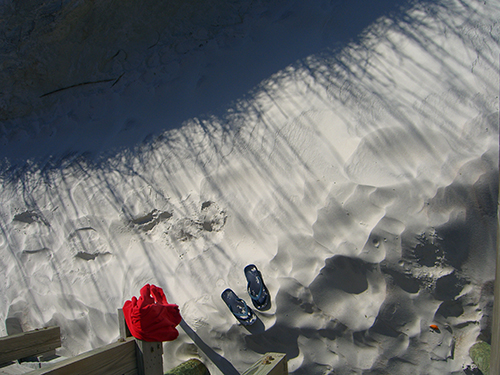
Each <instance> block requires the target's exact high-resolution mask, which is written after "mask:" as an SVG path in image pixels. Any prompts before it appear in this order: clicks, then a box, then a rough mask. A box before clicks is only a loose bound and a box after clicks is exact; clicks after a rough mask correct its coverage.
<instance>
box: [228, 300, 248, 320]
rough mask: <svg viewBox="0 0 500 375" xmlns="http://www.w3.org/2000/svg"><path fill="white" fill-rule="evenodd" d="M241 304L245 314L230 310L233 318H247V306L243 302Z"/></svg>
mask: <svg viewBox="0 0 500 375" xmlns="http://www.w3.org/2000/svg"><path fill="white" fill-rule="evenodd" d="M243 304H244V305H245V310H246V312H244V313H239V312H235V311H233V309H232V308H231V312H232V313H233V315H234V316H236V317H238V318H243V317H245V316H247V315H248V306H247V304H246V303H245V301H243Z"/></svg>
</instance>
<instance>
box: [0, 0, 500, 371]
mask: <svg viewBox="0 0 500 375" xmlns="http://www.w3.org/2000/svg"><path fill="white" fill-rule="evenodd" d="M247 3H248V4H247ZM103 4H105V3H103ZM106 4H107V3H106ZM110 4H111V3H110ZM245 4H246V5H245V7H244V9H243V8H242V9H239V12H240V13H238V14H239V16H240V20H241V22H239V21H238V23H234V24H233V23H231V22H230V21H231V20H232V18H231V17H233V16H234V13H230V14H226V13H224V14H223V16H221V17H220V18H218V19H219V21H221V23H220V25H218V26H217V27H215V26H213V23H211V25H212V26H210V27H208V26H207V25H208V23H207V24H206V25H205V26H206V27H202V24H203V22H208V21H206V20H200V19H197V18H196V22H194V21H192V20H191V21H189V22H188V21H186V22H184V23H182V22H181V23H180V24H179V25H174V26H175V27H174V26H172V29H169V28H166V29H164V31H163V32H162V33H159V38H156V37H155V38H152V36H153V35H156V34H155V32H154V30H153V29H154V27H153V26H154V25H153V26H151V29H149V28H148V30H146V31H147V32H146V31H144V34H141V35H142V36H141V38H139V37H138V38H139V39H138V40H132V41H131V42H130V43H131V44H130V45H125V46H122V47H123V49H122V50H123V51H124V53H128V52H130V60H128V58H127V59H126V58H125V55H123V56H121V55H120V53H121V52H120V53H119V54H118V55H116V56H115V57H113V58H112V59H111V60H113V61H114V63H113V64H114V65H112V66H111V65H110V66H109V67H107V68H106V69H108V68H109V69H110V72H112V73H113V74H115V73H116V74H115V75H118V76H120V74H122V73H123V76H122V78H120V80H119V81H118V80H116V82H115V81H113V82H114V83H115V84H112V85H111V84H110V85H108V86H106V87H105V88H104V86H103V87H101V88H97V86H94V87H90V86H91V85H81V86H78V87H76V86H75V87H73V88H69V89H67V90H65V92H64V95H62V94H63V92H61V93H60V94H61V95H60V94H57V93H54V94H51V95H49V96H47V99H49V98H50V101H49V100H47V103H45V102H44V103H42V102H40V99H43V98H40V97H39V95H38V94H39V93H38V91H37V90H39V89H40V87H42V86H43V88H44V89H47V90H48V86H47V84H48V81H45V80H44V81H43V82H42V83H41V85H42V86H38V87H37V88H36V90H35V89H33V90H34V91H29V90H30V88H29V87H24V88H23V90H26V93H29V95H31V96H32V97H33V98H35V96H36V95H38V98H37V99H36V100H35V99H33V100H34V101H33V103H34V104H33V106H32V107H30V106H27V104H26V103H24V104H23V105H22V106H20V107H18V109H19V113H17V112H16V113H15V114H14V113H13V112H9V113H10V114H9V116H10V117H9V118H8V119H6V120H5V121H4V123H3V124H2V128H1V131H2V133H1V134H0V136H1V137H2V138H1V140H2V151H1V154H2V157H4V160H3V162H2V165H1V168H2V169H1V181H2V193H1V194H0V229H1V232H0V265H1V268H0V269H1V274H0V275H1V277H0V280H1V281H0V291H1V292H0V307H1V308H0V320H1V321H4V320H5V319H6V318H7V317H13V316H16V317H18V318H20V320H21V321H22V323H23V326H24V328H25V329H32V328H37V327H41V326H46V325H59V326H60V327H61V330H62V335H63V337H62V339H63V347H62V349H61V350H60V354H61V355H64V356H70V355H75V354H78V353H81V352H83V351H85V350H89V349H91V348H95V347H98V346H101V345H104V344H106V343H109V342H112V341H113V340H115V339H116V338H117V337H118V324H117V320H116V310H117V308H119V307H121V306H122V305H123V303H124V302H125V300H127V299H129V298H131V297H132V296H133V295H136V296H137V295H138V293H139V290H140V288H141V287H142V286H143V285H144V284H146V283H153V284H156V285H159V286H161V287H162V288H163V289H164V291H165V293H166V295H167V298H168V300H169V302H173V303H177V304H178V305H179V306H180V310H181V314H182V316H183V318H184V320H185V324H187V325H188V327H189V328H190V329H192V330H193V331H194V332H196V334H197V335H198V336H199V337H200V339H201V340H202V341H203V342H204V343H205V344H206V345H207V346H208V347H210V348H211V350H212V351H213V352H211V353H212V357H213V358H219V360H220V363H226V362H224V361H229V362H230V364H232V365H231V366H234V367H230V368H231V370H228V371H234V369H236V370H238V371H243V370H244V369H246V368H247V367H249V366H250V365H251V364H252V363H253V362H254V361H256V360H257V359H258V358H259V356H260V355H261V354H262V353H265V352H267V351H276V352H284V353H287V355H288V358H289V369H290V372H291V373H294V374H333V373H335V374H353V373H355V374H382V373H384V374H385V373H387V374H407V373H418V374H420V373H425V374H460V373H463V369H464V368H466V367H467V366H470V365H471V364H472V362H471V358H470V357H469V354H468V350H469V348H470V347H471V345H472V344H473V343H474V342H475V341H476V340H478V339H482V340H488V337H490V336H491V332H490V330H491V327H490V326H489V324H490V323H489V314H491V311H490V310H491V301H492V288H491V283H492V280H493V279H494V272H495V269H494V267H495V266H494V264H495V262H494V259H495V242H496V226H497V211H496V209H497V198H498V111H499V109H498V71H499V66H498V53H499V36H500V28H499V27H498V22H497V21H496V20H497V18H498V16H499V15H500V4H498V2H497V1H491V2H486V3H484V4H483V2H481V3H478V2H472V1H468V2H461V1H452V0H450V1H446V2H440V3H437V4H427V3H425V2H415V3H412V4H411V6H410V5H408V4H402V5H405V6H404V7H402V8H401V9H399V8H398V7H396V5H397V4H396V3H394V4H393V5H394V7H396V8H398V9H399V10H398V12H392V13H383V12H382V13H380V14H379V13H377V12H375V13H373V14H371V15H370V14H369V13H367V15H366V18H365V19H364V21H363V20H360V21H359V25H358V24H357V25H352V26H351V27H352V28H353V30H352V32H353V33H354V34H352V37H353V38H352V39H349V38H348V37H347V35H344V34H341V33H340V34H339V30H341V29H342V28H343V27H344V26H345V27H346V28H347V29H349V27H348V26H346V24H347V23H348V20H349V19H351V18H353V15H356V14H358V13H357V12H359V11H358V10H356V9H355V7H356V4H347V3H344V2H336V3H335V4H333V3H332V2H324V1H314V2H312V3H311V6H310V7H309V5H308V6H307V7H306V6H305V3H304V4H302V3H301V2H297V3H293V4H292V3H290V4H289V3H285V2H278V3H276V4H271V3H268V2H265V1H261V2H250V1H249V2H245ZM391 4H392V3H391ZM108 5H109V4H108ZM358 5H359V4H358ZM2 6H3V5H2ZM103 6H104V5H103ZM110 6H111V5H110ZM63 9H66V8H63ZM75 9H76V11H82V12H83V11H84V10H85V9H86V8H85V9H83V8H78V7H77V8H75ZM391 9H392V8H391ZM87 10H88V9H87ZM125 10H126V9H125V8H124V11H125ZM5 12H6V11H5ZM180 12H181V11H180ZM200 12H201V10H200ZM342 12H344V13H342ZM367 12H368V10H367ZM64 14H65V13H64ZM71 14H73V13H71ZM78 14H80V13H78ZM182 14H183V13H182ZM342 14H344V16H345V17H344V18H343V17H342ZM73 15H74V14H73ZM140 15H141V17H143V16H144V17H145V15H144V14H142V13H141V14H140ZM198 15H199V14H198ZM375 15H376V17H375ZM212 16H213V17H212ZM68 17H69V16H68ZM75 17H76V16H75ZM186 17H187V16H186ZM214 17H216V15H215V13H214V15H211V18H210V19H209V21H210V22H212V21H214ZM349 17H351V18H349ZM77 18H78V17H77ZM65 19H66V20H68V19H69V20H71V19H73V18H71V17H70V18H65ZM127 19H128V18H127ZM186 20H189V17H188V18H186ZM96 22H97V21H96ZM124 22H125V21H124ZM129 22H132V21H130V20H129ZM179 22H180V21H179ZM190 22H191V23H190ZM193 22H194V23H193ZM132 23H133V22H132ZM125 26H127V25H126V24H125V25H124V26H123V28H124V30H125V29H126V27H125ZM183 27H184V28H185V29H183ZM347 29H346V30H347ZM36 30H38V29H36ZM41 30H42V31H40V33H42V32H43V30H45V29H41ZM57 30H59V29H57ZM176 30H177V31H176ZM186 30H187V31H186ZM37 32H38V31H37ZM54 32H55V31H54ZM60 32H62V31H60V30H59V31H58V33H60ZM190 32H191V34H189V33H190ZM287 33H290V34H289V35H288V34H287ZM336 33H337V34H338V35H337V34H336ZM346 33H347V31H346ZM33 35H35V34H33ZM36 35H38V34H36ZM36 35H35V36H36ZM44 35H45V34H44ZM50 35H52V36H54V35H55V34H50ZM57 35H59V36H60V35H62V34H57ZM138 35H139V34H138ZM336 35H337V36H336ZM80 36H81V35H80ZM273 37H275V38H276V39H272V38H273ZM89 38H91V39H89V40H91V41H95V42H96V43H97V42H98V41H101V39H99V38H97V36H96V35H93V34H91V37H89ZM95 38H97V39H95ZM148 38H149V39H148ZM169 38H170V39H169ZM172 38H173V39H172ZM150 39H151V43H149V42H150ZM116 40H120V39H116ZM116 40H114V39H110V40H108V41H107V42H106V41H102V43H110V45H111V46H112V47H117V44H116V43H118V42H117V41H116ZM85 41H87V42H88V40H86V39H84V41H83V42H84V43H86V42H85ZM311 41H314V43H312V42H311ZM146 42H148V43H146ZM174 42H175V43H174ZM195 42H196V43H195ZM294 42H296V43H297V51H293V48H292V47H293V46H294ZM30 43H35V42H33V41H32V40H31V39H30ZM154 43H156V44H154ZM169 43H170V44H169ZM172 43H173V44H172ZM311 43H312V44H311ZM30 45H31V44H30ZM110 45H105V44H103V45H101V44H99V45H97V47H96V49H95V50H89V51H87V52H85V53H86V54H87V55H86V56H87V58H88V59H89V60H88V61H91V62H93V63H97V62H99V61H100V59H101V58H102V56H101V54H100V53H101V52H102V50H103V49H108V48H109V47H110ZM146 45H147V47H148V48H145V46H146ZM57 46H58V47H61V45H59V44H57ZM72 46H73V47H74V48H76V46H75V45H73V44H72ZM278 46H279V48H281V50H279V51H281V52H282V54H281V52H280V53H276V55H280V56H281V59H278V60H276V61H274V60H273V58H274V57H275V55H272V54H271V55H270V56H271V57H269V58H267V57H266V56H267V55H266V53H271V52H272V51H273V50H274V49H276V48H278ZM149 47H151V48H149ZM306 47H307V48H306ZM61 48H62V47H61ZM167 49H168V51H166V50H167ZM92 51H93V52H92ZM285 53H286V58H285ZM41 56H43V55H41ZM120 56H121V57H120ZM249 56H252V59H250V60H248V61H247V62H246V65H244V69H243V70H245V69H246V70H248V72H249V73H248V74H249V77H246V78H245V74H244V72H241V71H240V70H238V69H239V68H237V66H239V65H237V63H239V62H242V61H243V60H245V59H247V58H248V57H249ZM273 56H274V57H273ZM21 57H22V56H21ZM108 57H109V56H108ZM276 58H277V57H276ZM47 59H48V57H47ZM63 61H64V60H61V64H62V62H63ZM258 61H261V62H262V64H263V65H264V64H266V63H267V64H268V65H266V66H263V67H262V68H260V70H259V69H257V68H255V69H254V70H255V71H253V72H252V69H253V68H252V64H254V63H255V62H258ZM273 61H274V62H273ZM285 63H286V64H285ZM77 65H78V64H77V63H74V65H72V66H73V67H76V66H77ZM228 67H232V68H231V70H228V69H229V68H228ZM98 68H99V65H89V66H87V68H86V69H85V70H84V71H83V73H81V74H84V75H85V78H86V79H88V80H90V78H92V79H95V80H97V79H102V80H104V79H108V78H109V77H108V76H107V75H105V74H104V73H103V71H99V69H98ZM96 69H97V70H96ZM257 70H258V71H257ZM72 74H73V73H72ZM75 74H76V73H75ZM115 75H112V76H113V77H115ZM118 76H117V77H118ZM57 77H59V78H60V79H63V78H64V79H68V77H61V76H60V75H58V76H57ZM89 77H90V78H89ZM110 77H111V76H110ZM235 77H241V80H242V83H241V87H239V86H238V85H237V84H235V83H234V82H233V80H234V79H235ZM113 82H111V83H113ZM63 84H64V85H67V86H68V85H70V84H71V82H69V81H68V82H66V81H65V82H62V83H61V85H63ZM99 87H100V86H99ZM225 87H227V88H228V92H227V93H224V94H220V95H219V94H218V93H219V92H220V91H224V88H225ZM243 89H244V90H245V91H244V92H242V91H241V90H243ZM12 90H14V89H12ZM16 90H21V88H19V87H17V88H16ZM16 90H14V91H12V92H8V93H11V94H12V93H13V94H12V95H13V97H14V96H15V95H17V91H16ZM37 93H38V94H37ZM57 95H59V96H57ZM56 96H57V97H56ZM229 99H230V100H229ZM190 100H192V106H190V103H189V101H190ZM49 102H50V103H49ZM25 104H26V105H25ZM7 105H9V103H7ZM40 108H42V109H40ZM30 111H31V112H30ZM27 112H29V113H27ZM2 113H4V112H2ZM5 113H6V112H5ZM5 113H4V114H5ZM21 114H22V116H21ZM2 116H3V115H2ZM37 124H38V125H37ZM36 126H38V127H36ZM13 129H24V130H23V132H24V133H23V132H21V133H22V134H21V133H19V132H18V131H17V130H16V131H14V130H13ZM37 129H38V130H37ZM251 263H253V264H256V265H257V267H258V268H259V269H260V270H261V271H262V274H263V276H264V280H265V282H266V285H267V286H268V288H269V290H270V293H271V301H272V305H271V308H270V309H269V310H268V311H265V312H258V313H257V314H258V321H257V322H256V323H255V324H254V325H253V326H251V327H243V326H241V325H239V324H238V322H237V321H236V319H235V318H234V317H233V316H232V315H231V313H230V311H229V310H228V309H227V307H226V306H225V304H224V302H223V301H222V300H221V298H220V293H221V292H222V291H223V290H224V289H226V288H232V289H233V290H234V291H235V292H236V293H237V294H238V295H239V296H240V297H242V298H244V299H245V300H246V301H247V302H248V303H249V302H250V298H249V296H248V294H247V292H246V280H245V277H244V274H243V269H244V267H245V266H246V265H247V264H251ZM431 324H436V325H438V327H439V329H440V332H437V331H435V330H432V329H431V328H430V327H429V326H430V325H431ZM0 333H1V334H5V333H6V332H5V329H4V328H2V327H1V326H0ZM164 352H165V363H166V367H167V368H170V367H173V366H175V365H177V364H179V363H181V362H182V361H183V360H186V359H188V358H191V357H199V358H201V359H202V360H203V361H204V362H205V363H206V364H207V365H208V366H209V368H210V371H211V372H212V373H213V374H217V373H220V372H221V370H220V363H219V368H218V367H217V364H213V363H212V362H211V360H210V355H208V354H207V353H204V352H203V351H202V350H200V349H199V348H198V347H197V346H196V345H194V344H193V342H192V339H191V338H190V337H189V336H188V334H187V333H185V332H184V331H183V330H182V329H181V335H180V336H179V338H178V339H177V340H175V341H173V342H168V343H165V344H164ZM213 358H212V359H213ZM228 368H229V367H228Z"/></svg>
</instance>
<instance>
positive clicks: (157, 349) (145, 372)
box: [118, 309, 163, 375]
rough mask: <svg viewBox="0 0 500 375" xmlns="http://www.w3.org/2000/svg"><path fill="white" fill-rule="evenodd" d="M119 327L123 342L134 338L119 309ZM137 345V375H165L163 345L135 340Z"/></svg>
mask: <svg viewBox="0 0 500 375" xmlns="http://www.w3.org/2000/svg"><path fill="white" fill-rule="evenodd" d="M118 326H119V328H120V338H121V339H122V340H125V339H127V338H128V337H132V334H131V333H130V330H129V329H128V326H127V322H126V321H125V316H124V315H123V310H122V309H118ZM135 343H136V357H137V374H139V375H163V344H162V343H161V342H147V341H142V340H138V339H135Z"/></svg>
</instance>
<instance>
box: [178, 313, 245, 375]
mask: <svg viewBox="0 0 500 375" xmlns="http://www.w3.org/2000/svg"><path fill="white" fill-rule="evenodd" d="M179 325H180V326H181V328H182V329H183V330H184V332H186V334H187V335H188V336H189V337H190V338H191V339H192V340H193V341H194V343H195V344H196V346H198V348H200V349H201V351H202V352H203V353H205V355H206V356H207V357H208V358H209V359H210V360H211V361H212V362H213V364H214V365H215V366H217V368H218V369H219V370H220V371H222V373H223V374H224V375H240V373H239V371H238V370H236V369H235V368H234V366H233V365H232V364H231V362H229V361H228V360H227V359H226V358H224V357H223V356H221V355H220V354H217V353H216V352H215V351H214V350H213V349H212V348H211V347H210V346H208V345H207V344H206V343H205V342H204V341H203V340H202V339H201V337H200V336H198V334H197V333H196V332H195V331H193V329H192V328H191V327H190V326H189V325H188V324H187V323H186V321H185V320H184V319H182V320H181V323H180V324H179Z"/></svg>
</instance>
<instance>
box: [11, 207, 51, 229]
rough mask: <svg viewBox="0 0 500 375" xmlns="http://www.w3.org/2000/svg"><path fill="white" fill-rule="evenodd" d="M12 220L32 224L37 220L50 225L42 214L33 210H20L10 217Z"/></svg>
mask: <svg viewBox="0 0 500 375" xmlns="http://www.w3.org/2000/svg"><path fill="white" fill-rule="evenodd" d="M12 221H14V222H19V223H25V224H32V223H35V222H38V223H42V224H45V225H46V226H50V225H49V223H48V222H47V220H46V219H45V218H44V217H43V215H42V214H41V213H40V212H37V211H35V210H28V211H24V212H21V213H20V214H17V215H14V219H12Z"/></svg>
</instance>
